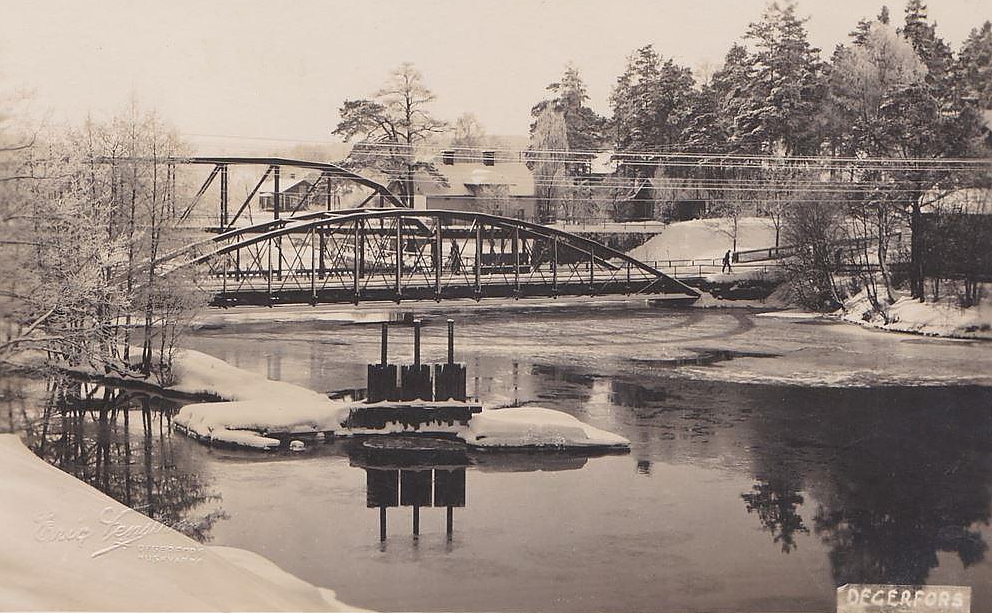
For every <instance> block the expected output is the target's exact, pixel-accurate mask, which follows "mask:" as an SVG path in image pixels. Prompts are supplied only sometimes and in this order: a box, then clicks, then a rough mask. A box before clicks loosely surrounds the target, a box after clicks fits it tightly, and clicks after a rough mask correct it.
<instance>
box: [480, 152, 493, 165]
mask: <svg viewBox="0 0 992 613" xmlns="http://www.w3.org/2000/svg"><path fill="white" fill-rule="evenodd" d="M482 163H483V164H485V165H486V166H495V165H496V152H495V151H483V152H482Z"/></svg>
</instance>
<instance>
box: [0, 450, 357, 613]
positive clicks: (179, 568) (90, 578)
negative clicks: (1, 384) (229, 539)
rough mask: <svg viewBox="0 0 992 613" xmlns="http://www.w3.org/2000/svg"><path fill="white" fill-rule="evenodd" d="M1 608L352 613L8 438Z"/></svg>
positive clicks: (0, 454)
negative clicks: (139, 509) (169, 523)
mask: <svg viewBox="0 0 992 613" xmlns="http://www.w3.org/2000/svg"><path fill="white" fill-rule="evenodd" d="M0 473H2V474H3V475H4V477H3V479H2V480H0V498H2V499H3V500H4V504H3V505H0V525H2V526H3V530H4V532H3V534H4V538H3V543H4V546H3V548H2V549H0V569H3V577H4V580H3V582H2V583H0V609H3V610H5V611H11V610H17V611H36V610H43V611H55V610H58V611H66V610H90V611H120V610H123V611H162V610H168V611H188V610H195V611H216V610H220V611H232V610H245V611H247V610H266V611H274V610H283V611H285V610H290V611H353V610H356V609H355V607H351V606H348V605H346V604H344V603H341V602H340V601H338V600H337V599H336V598H335V596H334V592H332V591H331V590H328V589H324V588H320V587H315V586H313V585H311V584H309V583H307V582H305V581H302V580H300V579H298V578H296V577H294V576H293V575H290V574H288V573H286V572H285V571H283V570H281V569H280V568H279V567H277V566H276V565H275V564H273V563H272V562H270V561H268V560H266V559H265V558H263V557H261V556H258V555H256V554H254V553H251V552H249V551H245V550H242V549H233V548H229V547H209V546H205V545H203V544H202V543H199V542H197V541H195V540H193V539H191V538H189V537H187V536H185V535H183V534H181V533H180V532H178V531H176V530H174V529H173V528H172V527H170V526H166V525H164V524H161V523H159V522H157V521H155V520H153V519H150V518H148V517H146V516H145V515H142V514H141V513H139V512H137V511H135V510H132V509H130V508H128V507H126V506H124V505H123V504H121V503H119V502H117V501H116V500H114V499H113V498H110V497H109V496H106V495H105V494H103V493H101V492H99V491H98V490H96V489H94V488H92V487H90V486H89V485H87V484H85V483H83V482H82V481H80V480H78V479H76V478H74V477H72V476H71V475H69V474H66V473H64V472H62V471H61V470H59V469H58V468H55V467H54V466H51V465H49V464H47V463H46V462H45V461H44V460H42V459H40V458H38V457H37V456H35V455H34V454H33V453H31V452H30V451H29V450H28V449H27V448H26V447H25V446H24V445H23V444H22V443H21V441H20V440H19V439H18V438H17V437H16V436H15V435H13V434H2V435H0Z"/></svg>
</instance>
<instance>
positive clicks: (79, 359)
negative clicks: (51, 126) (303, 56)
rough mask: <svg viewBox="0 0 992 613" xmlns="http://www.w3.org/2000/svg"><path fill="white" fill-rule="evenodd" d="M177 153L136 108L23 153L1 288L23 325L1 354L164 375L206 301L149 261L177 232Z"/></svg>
mask: <svg viewBox="0 0 992 613" xmlns="http://www.w3.org/2000/svg"><path fill="white" fill-rule="evenodd" d="M182 153H183V151H182V148H181V144H180V143H179V141H178V139H177V138H176V137H175V134H174V132H173V131H172V130H171V129H169V128H168V127H167V126H165V125H164V124H163V123H162V122H161V120H159V119H158V118H157V117H156V116H155V115H154V114H153V113H142V112H139V111H138V109H137V107H136V106H135V105H132V106H131V107H130V109H129V110H128V111H127V112H125V113H122V114H121V115H119V116H118V117H116V118H114V119H113V120H111V121H109V122H106V123H98V122H95V121H87V122H86V123H85V125H84V126H82V127H81V128H78V129H63V130H59V131H52V132H51V133H50V134H46V135H45V137H44V138H43V139H40V140H39V143H38V144H36V145H35V146H34V147H32V148H31V149H30V150H29V151H28V153H27V155H26V157H25V159H24V161H23V163H22V166H23V168H25V169H28V170H29V171H30V179H28V180H23V181H18V182H17V185H16V188H15V189H14V190H13V192H12V193H11V194H10V195H11V196H12V197H13V198H14V202H15V203H16V204H15V206H16V207H17V211H18V219H20V220H22V221H23V223H21V224H20V225H19V232H20V235H21V237H22V240H23V243H25V245H26V248H22V249H18V250H16V252H14V254H13V255H12V258H13V264H14V269H13V270H12V274H13V281H14V282H13V283H12V284H11V290H10V291H9V292H8V295H7V298H8V300H9V307H10V316H11V317H12V318H13V319H14V320H15V321H16V322H17V324H18V325H19V327H20V329H19V331H18V332H17V334H16V335H13V337H12V338H10V339H8V340H7V341H5V342H3V343H0V358H2V359H4V360H8V359H12V358H13V356H14V355H15V354H17V353H21V352H24V351H32V350H33V351H39V352H42V353H43V354H44V355H47V357H48V358H49V363H50V364H51V365H53V366H56V367H90V368H93V369H96V370H97V372H104V373H121V374H125V373H126V374H138V373H140V374H144V375H146V376H151V375H155V376H157V377H160V378H161V379H162V380H165V379H168V377H169V368H170V366H171V357H172V353H173V351H174V350H175V342H176V339H177V338H178V336H179V335H180V334H181V333H182V331H183V330H184V329H185V326H186V324H187V323H188V319H189V318H190V317H191V313H192V312H193V311H194V310H195V308H196V307H197V306H198V304H199V303H200V300H201V298H202V297H201V296H199V295H198V294H197V292H195V291H194V290H191V289H188V288H189V285H187V284H186V283H185V281H187V280H186V279H182V278H180V277H178V276H172V277H169V278H168V279H163V278H162V275H160V274H159V273H160V272H161V271H160V270H157V268H156V266H155V264H154V260H155V259H156V258H157V257H159V256H161V255H162V254H164V253H165V252H166V251H167V250H169V249H172V248H173V247H176V246H178V244H179V243H180V242H181V241H182V240H183V238H182V236H181V234H180V232H179V230H178V227H177V226H178V221H179V220H178V215H177V212H176V208H177V207H176V206H175V202H174V199H175V195H176V194H175V191H174V188H173V185H174V182H173V178H174V175H173V174H172V172H170V171H169V163H168V161H167V160H168V158H169V157H171V156H175V155H181V154H182ZM132 347H134V348H136V349H135V350H132Z"/></svg>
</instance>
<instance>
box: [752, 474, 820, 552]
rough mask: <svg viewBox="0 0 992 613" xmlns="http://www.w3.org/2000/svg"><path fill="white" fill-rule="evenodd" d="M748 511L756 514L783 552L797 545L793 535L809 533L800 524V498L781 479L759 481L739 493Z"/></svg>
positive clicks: (803, 525) (793, 488) (801, 499)
mask: <svg viewBox="0 0 992 613" xmlns="http://www.w3.org/2000/svg"><path fill="white" fill-rule="evenodd" d="M741 498H742V499H744V503H745V504H746V505H747V512H748V513H752V512H754V513H757V514H758V519H759V520H760V521H761V525H762V526H763V527H764V529H765V530H767V531H768V532H771V533H772V539H773V540H774V541H775V542H776V543H779V544H781V545H782V553H789V552H790V551H793V550H794V549H795V548H796V535H797V534H809V528H807V527H806V525H805V524H804V523H803V518H802V516H801V515H800V514H799V507H800V506H801V505H802V504H803V497H802V496H801V495H800V494H799V492H798V491H796V489H795V487H794V486H792V485H791V484H789V483H787V482H784V481H780V480H777V479H775V480H772V481H759V482H758V483H756V484H755V485H754V488H753V489H752V491H750V492H748V493H746V494H741Z"/></svg>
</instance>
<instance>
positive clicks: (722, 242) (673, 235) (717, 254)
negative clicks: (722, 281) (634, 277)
mask: <svg viewBox="0 0 992 613" xmlns="http://www.w3.org/2000/svg"><path fill="white" fill-rule="evenodd" d="M728 224H729V221H728V220H726V219H720V218H718V219H693V220H692V221H679V222H676V223H673V224H669V225H667V226H665V229H664V230H662V231H661V233H660V234H658V235H657V236H655V237H654V238H652V239H651V240H649V241H648V242H646V243H644V244H643V245H640V246H638V247H635V248H634V249H632V250H631V251H630V252H629V254H628V255H630V256H631V257H634V258H637V259H639V260H646V261H654V260H689V259H697V260H704V259H713V258H716V259H720V258H722V257H723V254H724V253H726V252H727V250H728V249H730V248H731V246H732V245H733V241H732V240H731V238H730V237H729V236H727V231H728V230H729V225H728ZM773 245H775V228H774V227H773V226H772V225H771V223H770V221H769V220H768V219H766V218H763V217H742V218H740V219H739V220H738V226H737V250H738V251H744V250H746V249H760V248H762V247H771V246H773Z"/></svg>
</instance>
